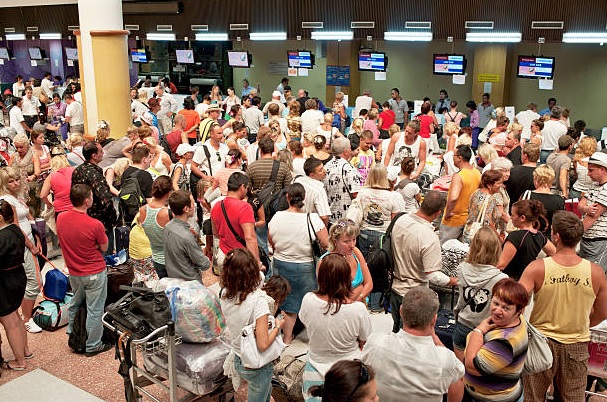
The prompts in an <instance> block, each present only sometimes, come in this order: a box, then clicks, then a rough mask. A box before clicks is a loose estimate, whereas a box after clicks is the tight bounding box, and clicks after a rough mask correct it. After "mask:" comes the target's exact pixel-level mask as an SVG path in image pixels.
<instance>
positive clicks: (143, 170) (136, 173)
mask: <svg viewBox="0 0 607 402" xmlns="http://www.w3.org/2000/svg"><path fill="white" fill-rule="evenodd" d="M151 160H152V158H151V157H150V150H149V148H148V147H147V146H143V145H140V146H135V148H134V149H133V164H132V165H131V166H129V167H127V168H126V170H125V171H124V173H123V174H122V178H121V181H122V183H123V184H124V183H126V180H127V179H129V178H131V177H134V178H135V179H136V180H137V182H138V183H139V189H140V190H141V194H143V196H144V197H145V199H144V200H143V204H145V203H147V202H150V201H151V200H152V184H154V179H153V178H152V175H151V174H150V173H149V172H148V171H147V169H148V168H149V167H150V162H151ZM131 196H132V195H131ZM122 212H123V214H124V221H125V222H127V223H129V224H130V223H131V222H132V221H133V218H135V215H134V214H133V215H131V214H129V213H128V211H122Z"/></svg>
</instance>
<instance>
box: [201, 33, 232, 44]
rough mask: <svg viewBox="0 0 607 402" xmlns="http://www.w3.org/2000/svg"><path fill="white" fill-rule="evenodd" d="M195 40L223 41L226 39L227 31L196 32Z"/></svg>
mask: <svg viewBox="0 0 607 402" xmlns="http://www.w3.org/2000/svg"><path fill="white" fill-rule="evenodd" d="M196 40H200V41H205V42H225V41H227V40H228V34H227V33H197V34H196Z"/></svg>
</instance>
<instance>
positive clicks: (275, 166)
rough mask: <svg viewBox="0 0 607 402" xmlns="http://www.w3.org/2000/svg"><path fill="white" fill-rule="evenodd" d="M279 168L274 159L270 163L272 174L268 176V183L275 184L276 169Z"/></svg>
mask: <svg viewBox="0 0 607 402" xmlns="http://www.w3.org/2000/svg"><path fill="white" fill-rule="evenodd" d="M279 168H280V162H279V161H277V160H276V159H274V161H273V162H272V173H271V174H270V181H271V182H272V183H276V177H277V176H278V169H279Z"/></svg>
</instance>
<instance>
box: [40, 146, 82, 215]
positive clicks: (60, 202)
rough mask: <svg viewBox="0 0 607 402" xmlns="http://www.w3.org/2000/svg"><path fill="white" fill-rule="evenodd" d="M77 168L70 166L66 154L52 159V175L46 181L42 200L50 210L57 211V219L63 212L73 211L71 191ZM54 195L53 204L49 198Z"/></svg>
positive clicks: (43, 186)
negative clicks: (51, 194)
mask: <svg viewBox="0 0 607 402" xmlns="http://www.w3.org/2000/svg"><path fill="white" fill-rule="evenodd" d="M74 170H75V168H74V167H73V166H70V163H69V162H68V160H67V158H66V157H65V154H63V153H60V154H57V155H53V158H52V159H51V174H50V175H49V176H48V177H47V178H46V179H45V180H44V184H43V185H42V190H41V191H40V198H41V199H42V201H44V203H45V204H46V206H47V207H48V208H54V209H55V219H56V218H57V216H58V215H59V214H60V213H61V212H65V211H69V210H70V209H72V208H73V207H72V201H70V190H71V188H72V173H74ZM51 192H52V193H53V202H52V203H51V201H50V200H49V198H48V196H49V194H50V193H51Z"/></svg>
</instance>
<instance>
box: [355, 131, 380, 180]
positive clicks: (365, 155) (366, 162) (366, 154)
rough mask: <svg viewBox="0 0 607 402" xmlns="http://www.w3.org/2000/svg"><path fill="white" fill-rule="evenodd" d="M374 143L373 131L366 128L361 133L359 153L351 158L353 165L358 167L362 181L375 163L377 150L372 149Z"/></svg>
mask: <svg viewBox="0 0 607 402" xmlns="http://www.w3.org/2000/svg"><path fill="white" fill-rule="evenodd" d="M372 145H373V133H372V132H371V131H369V130H365V131H363V132H362V133H361V134H360V145H359V146H358V155H356V156H355V157H353V158H352V159H351V160H350V163H351V164H352V166H354V167H355V168H357V169H358V172H359V173H360V178H361V181H362V182H363V183H364V182H365V181H366V180H367V175H368V174H369V169H371V166H373V165H374V164H375V152H373V150H372V149H371V147H372Z"/></svg>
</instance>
